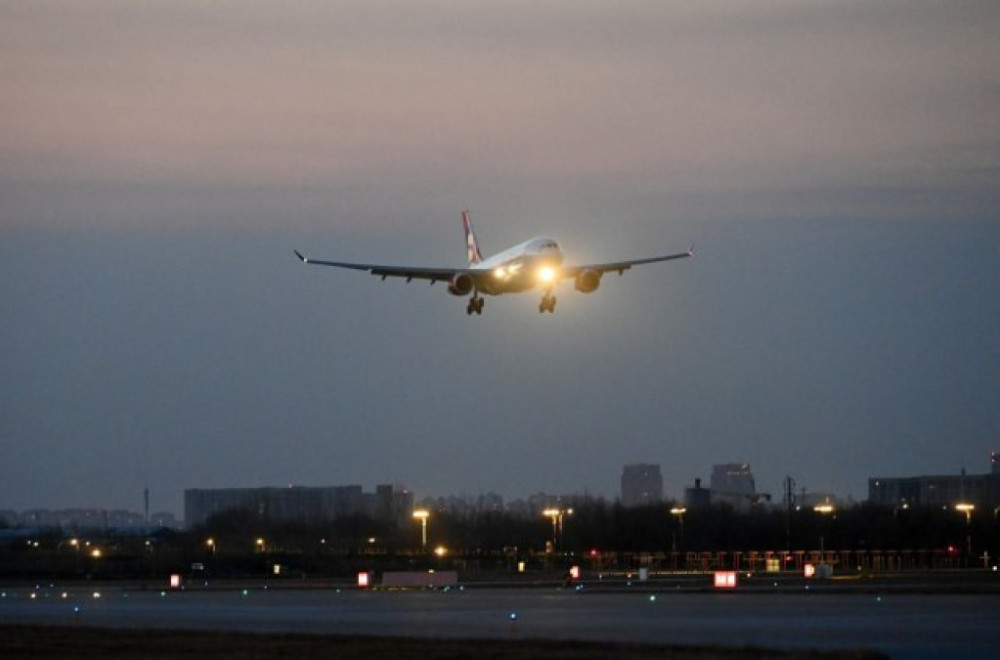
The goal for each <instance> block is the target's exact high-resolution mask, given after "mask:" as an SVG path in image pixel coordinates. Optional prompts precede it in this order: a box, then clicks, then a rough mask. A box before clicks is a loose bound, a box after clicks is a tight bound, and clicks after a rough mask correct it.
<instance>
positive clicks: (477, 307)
mask: <svg viewBox="0 0 1000 660" xmlns="http://www.w3.org/2000/svg"><path fill="white" fill-rule="evenodd" d="M485 305H486V298H480V297H479V296H472V297H471V298H469V304H468V305H466V306H465V313H466V314H468V315H469V316H472V313H473V312H475V313H476V314H482V313H483V307H484V306H485Z"/></svg>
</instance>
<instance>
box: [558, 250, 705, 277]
mask: <svg viewBox="0 0 1000 660" xmlns="http://www.w3.org/2000/svg"><path fill="white" fill-rule="evenodd" d="M693 256H694V247H693V246H692V247H691V249H689V250H688V251H687V252H679V253H677V254H665V255H663V256H661V257H649V258H648V259H632V260H631V261H614V262H611V263H606V264H587V265H584V266H565V265H564V266H562V268H560V270H561V271H562V275H563V277H576V276H577V275H579V274H580V273H582V272H583V271H587V270H591V271H597V272H599V273H602V274H603V273H608V272H611V271H618V274H619V275H621V274H623V273H624V272H625V271H626V270H628V269H630V268H632V266H641V265H642V264H651V263H655V262H657V261H670V260H671V259H686V258H687V257H693Z"/></svg>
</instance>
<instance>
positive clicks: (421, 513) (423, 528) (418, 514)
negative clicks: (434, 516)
mask: <svg viewBox="0 0 1000 660" xmlns="http://www.w3.org/2000/svg"><path fill="white" fill-rule="evenodd" d="M430 515H431V512H430V511H428V510H427V509H414V511H413V519H414V520H419V521H420V549H421V550H427V519H428V518H430Z"/></svg>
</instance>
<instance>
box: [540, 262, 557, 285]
mask: <svg viewBox="0 0 1000 660" xmlns="http://www.w3.org/2000/svg"><path fill="white" fill-rule="evenodd" d="M555 278H556V269H555V268H552V267H551V266H542V267H541V268H539V269H538V281H539V282H543V283H545V284H548V283H549V282H551V281H552V280H554V279H555Z"/></svg>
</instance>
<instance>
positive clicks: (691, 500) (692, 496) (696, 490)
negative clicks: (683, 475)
mask: <svg viewBox="0 0 1000 660" xmlns="http://www.w3.org/2000/svg"><path fill="white" fill-rule="evenodd" d="M710 506H712V491H711V490H709V489H708V488H703V487H702V485H701V479H695V480H694V487H693V488H685V489H684V507H685V508H687V509H691V510H693V511H697V510H699V509H702V510H703V509H707V508H709V507H710Z"/></svg>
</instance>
